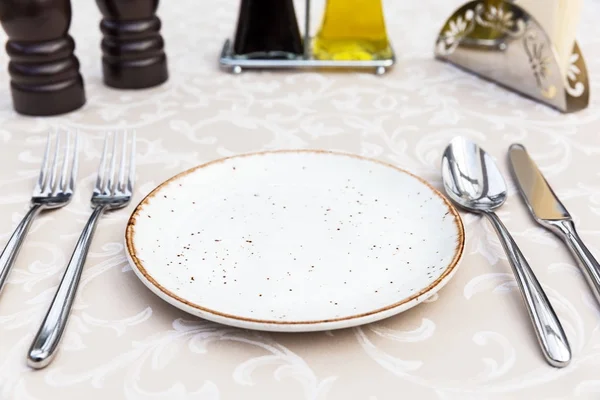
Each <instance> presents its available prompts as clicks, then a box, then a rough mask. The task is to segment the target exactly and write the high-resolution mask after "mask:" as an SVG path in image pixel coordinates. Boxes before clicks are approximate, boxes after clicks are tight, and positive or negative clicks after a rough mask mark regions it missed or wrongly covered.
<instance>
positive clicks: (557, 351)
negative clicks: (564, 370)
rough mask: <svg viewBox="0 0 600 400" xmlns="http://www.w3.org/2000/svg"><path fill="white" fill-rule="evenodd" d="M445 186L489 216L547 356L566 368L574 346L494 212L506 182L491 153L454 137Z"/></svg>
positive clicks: (459, 201)
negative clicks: (570, 343)
mask: <svg viewBox="0 0 600 400" xmlns="http://www.w3.org/2000/svg"><path fill="white" fill-rule="evenodd" d="M442 179H443V181H444V189H445V190H446V193H447V194H448V196H449V197H450V199H451V200H452V201H453V202H455V203H456V204H457V205H458V206H459V207H461V208H463V209H465V210H467V211H470V212H474V213H478V214H483V215H485V216H486V217H487V218H488V220H489V221H490V223H491V224H492V226H493V227H494V229H495V230H496V233H497V234H498V237H499V238H500V242H501V243H502V247H503V248H504V251H505V252H506V255H507V256H508V260H509V262H510V265H511V267H512V269H513V272H514V274H515V277H516V280H517V283H518V284H519V288H520V290H521V295H522V296H523V300H524V301H525V305H526V306H527V311H528V312H529V317H530V318H531V321H532V323H533V327H534V328H535V333H536V335H537V339H538V342H539V343H540V346H541V348H542V352H543V354H544V357H545V358H546V360H547V361H548V363H549V364H550V365H552V366H554V367H566V366H567V365H568V364H569V361H570V360H571V349H570V347H569V342H568V341H567V337H566V335H565V332H564V331H563V328H562V326H561V324H560V322H559V320H558V318H557V317H556V313H555V312H554V310H553V308H552V305H551V304H550V302H549V301H548V298H547V297H546V294H545V293H544V291H543V289H542V286H541V285H540V283H539V282H538V280H537V278H536V277H535V275H534V273H533V271H532V270H531V268H530V267H529V264H528V263H527V260H525V257H524V256H523V254H522V253H521V250H519V247H518V246H517V244H516V243H515V241H514V240H513V238H512V236H511V235H510V233H509V232H508V229H506V227H505V226H504V224H503V223H502V221H500V218H498V216H497V215H496V214H495V213H494V210H495V209H497V208H499V207H500V206H501V205H502V204H504V202H505V201H506V197H507V194H506V192H507V191H506V184H505V182H504V179H503V178H502V175H501V174H500V170H499V169H498V167H497V166H496V164H495V163H494V161H493V160H492V158H491V157H490V155H489V154H487V153H486V152H485V151H484V150H483V149H481V148H479V147H478V146H477V145H476V144H475V143H473V142H470V141H469V140H467V139H465V138H461V137H457V138H454V139H453V140H452V141H451V142H450V144H449V145H448V147H447V148H446V150H445V151H444V155H443V157H442Z"/></svg>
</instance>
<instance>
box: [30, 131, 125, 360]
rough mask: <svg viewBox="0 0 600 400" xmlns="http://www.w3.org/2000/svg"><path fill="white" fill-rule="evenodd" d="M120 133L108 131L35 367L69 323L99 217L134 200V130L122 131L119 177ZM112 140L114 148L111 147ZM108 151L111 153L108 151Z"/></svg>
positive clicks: (34, 354) (35, 349)
mask: <svg viewBox="0 0 600 400" xmlns="http://www.w3.org/2000/svg"><path fill="white" fill-rule="evenodd" d="M118 136H119V135H117V134H111V133H108V134H107V135H106V138H105V140H104V149H103V151H102V156H101V157H100V166H99V167H98V176H97V178H96V185H95V187H94V191H93V193H92V199H91V205H92V208H93V210H94V211H93V212H92V214H91V216H90V218H89V220H88V222H87V224H86V225H85V227H84V228H83V231H82V232H81V235H80V236H79V240H78V241H77V244H76V245H75V249H74V250H73V255H72V256H71V259H70V261H69V264H68V265H67V268H66V269H65V272H64V275H63V277H62V280H61V282H60V284H59V286H58V289H57V291H56V294H55V295H54V299H53V300H52V304H51V305H50V308H49V309H48V312H47V314H46V316H45V318H44V321H43V322H42V325H41V326H40V329H39V330H38V332H37V334H36V336H35V338H34V340H33V342H32V344H31V347H30V349H29V353H28V355H27V364H28V365H29V366H30V367H32V368H36V369H40V368H44V367H46V366H47V365H48V364H50V363H51V362H52V360H53V358H54V356H55V353H56V349H57V348H58V344H59V342H60V339H61V337H62V334H63V332H64V330H65V327H66V325H67V320H68V318H69V313H70V311H71V306H72V304H73V300H74V299H75V294H76V292H77V286H78V285H79V280H80V278H81V272H82V270H83V266H84V264H85V260H86V258H87V253H88V250H89V248H90V244H91V242H92V237H93V235H94V231H95V229H96V225H97V223H98V220H99V219H100V217H101V216H102V214H103V213H104V212H105V211H110V210H116V209H119V208H123V207H125V206H127V204H129V202H130V201H131V197H132V192H133V184H134V177H135V132H134V133H133V134H131V135H128V132H123V133H122V135H121V136H122V144H121V146H120V153H121V160H120V162H119V167H118V177H117V176H116V174H117V167H116V164H117V153H118V152H119V151H118V150H119V145H118ZM129 136H131V143H130V145H129V155H127V153H128V149H127V148H128V146H127V143H128V137H129ZM111 141H112V151H109V143H110V142H111ZM109 153H111V154H110V155H109Z"/></svg>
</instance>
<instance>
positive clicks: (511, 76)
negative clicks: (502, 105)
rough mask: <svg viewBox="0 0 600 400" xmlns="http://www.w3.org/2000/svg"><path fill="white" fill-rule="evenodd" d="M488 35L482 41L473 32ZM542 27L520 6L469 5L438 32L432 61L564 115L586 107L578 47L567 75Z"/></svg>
mask: <svg viewBox="0 0 600 400" xmlns="http://www.w3.org/2000/svg"><path fill="white" fill-rule="evenodd" d="M482 28H483V29H488V31H487V32H492V35H490V36H491V37H492V38H491V39H490V38H489V37H486V38H483V39H482V38H481V37H478V36H480V35H477V29H482ZM556 54H557V53H556V50H555V47H554V45H553V44H552V43H551V40H550V37H549V36H548V34H547V33H546V32H545V31H544V29H543V28H542V26H541V25H540V24H539V23H538V22H537V21H536V20H535V19H534V18H533V17H532V16H531V15H529V14H528V13H527V11H525V10H524V9H523V8H521V7H519V6H518V5H516V4H514V3H512V2H508V1H503V2H500V3H499V4H498V2H496V5H493V4H490V2H489V1H485V0H476V1H469V2H468V3H466V4H464V5H463V6H462V7H460V8H459V9H458V10H456V11H455V12H454V14H452V16H451V17H450V18H449V19H448V20H447V21H446V23H445V24H444V26H443V28H442V30H441V31H440V33H439V35H438V38H437V41H436V46H435V56H436V58H438V59H441V60H444V61H448V62H450V63H452V64H454V65H456V66H458V67H460V68H462V69H465V70H467V71H469V72H472V73H474V74H476V75H478V76H480V77H482V78H484V79H487V80H490V81H493V82H495V83H497V84H499V85H501V86H503V87H506V88H508V89H511V90H513V91H515V92H517V93H520V94H522V95H524V96H526V97H529V98H531V99H534V100H536V101H539V102H541V103H544V104H546V105H549V106H551V107H554V108H556V109H558V110H560V111H562V112H564V113H569V112H574V111H579V110H582V109H584V108H586V107H587V106H588V104H589V96H590V86H589V82H588V73H587V69H586V66H585V61H584V59H583V55H582V54H581V51H580V49H579V46H578V45H577V43H575V45H574V46H573V52H572V55H571V58H570V61H569V67H568V69H567V71H566V72H564V73H563V72H561V68H560V67H559V61H558V59H557V56H556Z"/></svg>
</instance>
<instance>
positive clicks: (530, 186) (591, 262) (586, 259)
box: [509, 144, 600, 303]
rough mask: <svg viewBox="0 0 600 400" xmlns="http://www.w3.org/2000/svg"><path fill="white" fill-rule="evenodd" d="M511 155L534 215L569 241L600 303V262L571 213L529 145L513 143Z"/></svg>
mask: <svg viewBox="0 0 600 400" xmlns="http://www.w3.org/2000/svg"><path fill="white" fill-rule="evenodd" d="M509 158H510V164H511V167H512V168H511V169H512V172H513V176H514V177H515V180H516V181H517V187H518V188H519V192H520V193H521V196H522V197H523V200H524V201H525V204H526V205H527V207H528V208H529V211H530V212H531V215H533V217H534V219H535V220H536V221H537V222H538V223H539V224H540V225H542V226H543V227H544V228H546V229H548V230H550V231H551V232H553V233H555V234H556V235H557V236H559V237H560V238H561V239H562V240H563V241H564V242H565V243H566V244H567V247H568V248H569V250H570V251H571V252H572V253H573V255H574V256H575V258H576V259H577V261H578V262H579V265H580V267H581V269H582V270H583V275H584V276H585V278H586V280H587V282H588V284H589V285H590V288H591V289H592V293H593V294H594V296H595V297H596V300H597V301H598V302H599V303H600V265H599V264H598V261H596V259H595V258H594V256H593V255H592V253H591V252H590V251H589V250H588V248H587V247H586V245H585V244H584V243H583V241H582V240H581V238H580V237H579V234H578V233H577V230H576V229H575V223H574V222H573V219H572V218H571V214H569V212H568V211H567V209H566V208H565V207H564V206H563V204H562V203H561V202H560V200H559V199H558V197H556V194H555V193H554V191H553V190H552V188H551V187H550V185H548V182H547V181H546V179H545V178H544V176H543V175H542V173H541V172H540V170H539V169H538V167H537V166H536V165H535V162H534V161H533V160H532V159H531V157H529V154H528V153H527V150H526V149H525V147H523V146H522V145H520V144H513V145H512V146H510V149H509Z"/></svg>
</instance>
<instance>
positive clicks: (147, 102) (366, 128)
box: [0, 0, 600, 400]
mask: <svg viewBox="0 0 600 400" xmlns="http://www.w3.org/2000/svg"><path fill="white" fill-rule="evenodd" d="M73 3H74V4H73V7H74V19H73V22H72V28H71V33H72V35H73V36H74V38H75V40H76V43H77V49H76V54H77V56H78V57H79V59H80V61H81V71H82V74H83V76H84V79H85V83H86V91H87V97H88V102H87V104H86V106H85V107H84V108H83V109H81V110H79V111H77V112H73V113H70V114H67V115H63V116H59V117H53V118H28V117H22V116H19V115H17V114H15V113H14V112H13V111H12V105H11V102H10V95H9V79H8V75H7V73H6V71H5V68H2V71H1V72H0V82H2V85H0V123H1V127H0V143H1V145H0V160H1V164H0V166H1V168H0V188H1V190H0V217H1V220H2V223H1V224H0V243H5V242H6V240H7V239H8V237H9V235H10V234H11V232H12V230H13V229H14V227H15V226H16V224H17V223H18V221H19V219H20V218H21V217H22V216H23V215H24V213H25V211H26V209H27V202H28V198H29V194H30V192H31V189H32V187H33V182H34V179H35V175H36V174H37V171H38V166H39V163H40V159H41V152H42V149H43V146H44V142H45V134H46V132H47V131H48V130H49V129H51V128H52V127H53V126H57V125H64V126H67V127H71V128H78V129H80V130H81V132H82V140H81V168H80V179H79V187H78V190H77V193H76V195H75V198H74V201H73V202H72V204H70V205H69V206H68V207H67V208H65V209H62V210H60V211H55V212H48V213H47V214H44V215H43V216H41V217H40V218H39V219H38V220H37V221H36V222H35V224H34V225H33V227H32V230H31V232H30V235H29V236H28V239H27V241H26V242H25V244H24V247H23V250H22V252H21V254H20V257H19V259H18V262H17V264H16V266H15V268H14V270H13V271H12V273H11V275H10V280H9V284H8V285H7V286H6V288H5V290H4V291H3V293H2V297H1V298H0V300H1V301H0V338H1V339H0V398H3V399H48V398H61V399H79V398H86V399H91V398H98V399H121V398H123V399H169V400H172V399H196V400H199V399H245V400H246V399H247V400H250V399H261V400H264V399H281V398H283V397H284V396H285V398H287V399H289V400H293V399H311V400H313V399H318V400H324V399H363V400H385V399H398V398H410V399H417V398H418V399H425V400H429V399H442V400H450V399H461V400H469V399H477V400H480V399H492V400H495V399H508V398H510V399H545V400H550V399H554V400H555V399H567V398H574V399H591V398H598V396H599V395H600V380H599V378H598V370H599V368H600V312H599V307H598V306H597V305H596V304H595V302H594V300H593V299H592V297H591V295H590V292H589V291H588V289H587V286H586V284H585V282H584V280H583V277H582V275H581V273H580V272H579V269H578V268H577V267H576V265H575V264H574V260H573V259H572V258H571V256H570V255H569V253H568V252H567V250H566V248H565V247H564V246H563V245H562V242H559V240H558V239H557V238H555V237H554V236H552V235H551V234H550V233H548V232H547V231H545V230H543V229H542V228H541V227H539V226H538V225H536V224H535V223H534V222H533V220H532V219H531V218H530V216H529V215H528V213H527V211H526V209H525V207H524V205H523V203H522V202H521V201H520V199H519V198H518V197H517V194H516V192H515V187H514V184H513V183H512V181H511V179H510V177H509V174H508V169H507V164H506V151H507V149H508V146H509V145H510V144H511V143H513V142H521V143H523V144H524V145H525V146H527V147H528V149H529V151H530V153H531V154H532V156H533V157H534V158H535V160H536V161H537V163H538V164H539V166H540V167H541V169H542V170H543V172H544V173H545V175H546V177H547V179H548V180H549V181H550V182H551V183H552V185H553V187H554V189H555V190H556V192H557V193H558V195H559V196H560V198H561V199H562V200H563V201H564V203H565V205H566V206H567V208H568V209H569V210H570V211H571V213H572V214H573V216H574V218H575V220H576V222H577V225H578V227H579V229H580V231H581V232H580V233H581V235H582V236H583V238H584V240H585V241H586V242H587V243H588V245H589V247H590V248H591V250H592V251H593V252H594V253H595V254H598V255H600V245H599V244H598V243H599V242H600V228H599V226H600V173H599V172H598V168H597V166H598V156H599V155H600V133H599V131H600V121H599V119H600V113H599V112H598V107H599V106H600V104H598V100H597V99H598V97H597V96H595V94H596V93H595V92H596V90H600V84H599V82H600V80H598V79H595V78H597V77H598V76H600V75H599V74H598V73H600V24H598V23H597V16H598V15H600V2H598V1H595V0H589V1H587V2H586V3H585V10H584V11H585V12H584V15H583V21H582V23H581V26H580V29H579V38H580V45H581V47H582V49H583V52H584V54H585V56H586V61H587V64H588V68H589V73H590V76H591V86H592V92H593V93H592V101H591V104H590V107H589V108H588V109H587V110H584V111H583V112H580V113H577V114H571V115H563V114H560V113H558V112H555V111H553V110H551V109H549V108H548V107H545V106H543V105H540V104H537V103H534V102H532V101H530V100H527V99H525V98H523V97H521V96H518V95H516V94H514V93H512V92H509V91H506V90H504V89H501V88H499V87H498V86H496V85H494V84H491V83H488V82H484V81H482V80H480V79H478V78H476V77H474V76H472V75H470V74H467V73H465V72H463V71H460V70H458V69H457V68H454V67H452V66H451V65H448V64H445V63H442V62H438V61H435V60H434V59H433V57H432V51H433V44H434V40H435V37H436V35H437V31H438V29H439V28H440V26H441V24H442V23H443V21H444V19H445V18H446V17H447V16H449V15H450V13H451V12H452V11H453V10H454V9H455V8H456V7H457V6H458V5H459V3H460V2H459V1H457V0H452V1H448V0H422V1H418V2H413V1H393V0H389V1H386V2H385V3H384V5H385V9H386V13H387V14H386V18H387V23H388V30H389V34H390V37H391V38H392V40H393V43H394V47H395V50H396V52H397V54H398V64H397V66H396V68H395V69H393V71H391V72H390V73H389V74H388V75H386V76H384V77H376V76H374V75H371V74H368V73H367V74H355V73H315V72H304V73H292V72H283V73H266V72H265V73H258V72H257V73H252V72H250V73H245V74H242V75H241V76H233V75H230V74H227V73H223V72H221V71H219V69H218V64H217V57H218V55H219V52H220V49H221V46H222V44H223V41H224V39H225V38H226V37H227V36H228V35H230V34H231V33H232V31H233V29H234V24H235V19H236V14H237V3H238V2H237V1H234V0H218V1H210V2H209V1H194V0H177V1H174V2H170V4H168V5H166V4H162V5H161V7H160V8H159V16H160V17H161V18H162V20H163V24H164V25H163V34H164V37H165V41H166V49H167V51H168V57H169V68H170V73H171V77H170V80H169V81H168V82H167V83H166V84H164V85H162V86H160V87H158V88H154V89H150V90H143V91H118V90H113V89H110V88H107V87H105V86H104V85H103V84H102V79H101V64H100V60H101V54H100V46H99V41H100V32H99V29H97V24H98V22H99V13H98V11H97V9H96V8H95V5H94V3H93V2H82V1H74V2H73ZM320 4H321V5H322V2H321V3H319V2H315V4H314V9H315V10H319V9H320V7H321V5H320ZM299 9H300V10H299V12H298V13H299V17H300V18H301V16H302V12H301V9H302V7H301V6H299ZM6 62H7V57H6V55H5V54H4V52H2V54H1V55H0V63H2V64H3V65H6ZM113 128H130V129H135V130H137V132H138V149H139V152H138V159H137V160H138V180H137V182H138V184H137V187H136V192H135V198H134V201H133V202H132V204H131V205H130V206H129V207H128V208H127V209H125V210H121V211H118V212H113V213H110V214H107V215H106V217H105V218H103V219H102V220H101V221H100V225H99V227H98V230H97V234H96V236H95V238H94V242H93V244H92V247H91V251H90V254H89V258H88V261H87V264H86V266H85V270H84V273H83V277H82V281H81V285H80V287H79V292H78V296H77V299H76V302H75V304H74V309H73V311H72V314H71V318H70V323H69V325H68V329H67V332H66V334H65V337H64V340H63V341H62V345H61V349H60V353H59V355H58V356H57V358H56V359H55V361H54V363H53V364H51V365H50V366H49V367H48V368H46V369H44V370H40V371H33V370H30V369H29V368H28V367H27V366H26V364H25V354H26V351H27V349H28V347H29V345H30V343H31V340H32V337H33V334H34V333H35V332H36V330H37V328H38V326H39V324H40V322H41V318H42V317H43V315H44V314H45V312H46V309H47V307H48V305H49V302H50V301H51V299H52V296H53V294H54V290H55V288H56V286H57V285H58V283H59V281H60V278H61V276H62V272H63V269H64V267H65V265H66V263H67V262H68V260H69V257H70V254H71V253H70V252H71V250H72V248H73V246H74V244H75V241H76V240H77V237H78V235H79V232H80V230H81V228H82V227H83V225H84V223H85V221H86V219H87V217H88V216H89V214H90V208H89V203H88V199H89V196H90V193H91V188H92V184H93V180H94V176H95V170H96V165H97V162H98V160H99V156H100V150H101V144H102V140H103V133H104V132H106V131H107V130H109V129H113ZM456 135H465V136H467V137H470V138H472V139H474V140H477V141H478V142H479V143H480V144H481V145H482V146H483V147H484V148H486V149H487V150H488V151H489V152H490V153H491V154H492V155H493V156H494V157H496V158H497V160H498V162H499V164H500V166H501V169H502V171H503V173H504V174H505V177H506V178H507V181H508V184H509V188H510V189H509V191H510V196H509V199H508V201H507V203H506V205H505V206H504V207H502V209H501V210H500V212H499V214H500V216H501V218H502V219H503V221H504V222H505V223H506V225H507V226H508V228H509V229H510V231H511V232H512V234H513V235H514V237H515V240H516V241H517V242H518V244H519V245H520V246H521V247H522V250H523V252H524V254H525V255H526V256H527V257H528V258H529V261H530V263H531V265H532V267H533V269H534V270H535V271H536V273H537V274H538V277H539V279H540V281H541V282H542V284H543V286H544V288H545V289H546V290H547V293H548V295H549V297H550V299H551V302H552V304H553V305H554V307H555V309H556V311H557V313H558V315H559V317H560V319H561V321H562V322H563V324H564V327H565V330H566V332H567V335H568V337H569V340H570V343H571V346H572V350H573V360H572V363H571V365H570V366H569V367H568V368H564V369H554V368H552V367H550V366H548V365H547V364H546V363H545V362H544V360H543V358H542V356H541V353H540V351H539V349H538V346H537V342H536V339H535V336H534V334H533V331H532V329H531V328H530V323H529V320H528V317H527V314H526V311H525V309H524V307H523V304H522V301H521V298H520V294H519V291H518V290H517V288H516V286H515V281H514V278H513V275H512V273H511V270H510V268H509V265H508V263H507V260H506V257H505V255H504V253H503V250H502V248H501V247H500V245H499V242H498V240H497V238H496V236H495V233H494V232H493V231H492V230H491V227H490V226H489V224H488V223H487V222H485V221H483V220H481V219H480V218H479V217H477V216H473V215H468V214H464V213H463V214H462V216H463V219H464V223H465V227H466V232H467V242H466V248H465V257H464V260H463V262H462V264H461V266H460V268H459V270H458V272H457V274H456V275H455V277H454V278H453V279H452V280H451V281H450V283H449V284H448V285H447V286H446V287H445V288H443V289H442V290H441V291H440V292H439V295H436V296H434V297H433V298H432V299H431V300H430V301H428V302H427V303H424V304H421V305H420V306H418V307H415V308H413V309H411V310H409V311H408V312H405V313H403V314H401V315H398V316H396V317H393V318H390V319H387V320H384V321H381V322H378V323H374V324H371V325H368V326H362V327H357V328H351V329H345V330H339V331H331V332H320V333H309V334H270V333H264V332H263V333H261V332H252V331H245V330H240V329H235V328H230V327H227V326H221V325H217V324H214V323H211V322H207V321H203V320H199V319H197V318H194V317H192V316H190V315H187V314H185V313H184V312H182V311H180V310H178V309H176V308H174V307H172V306H170V305H168V304H166V303H165V302H163V301H161V300H160V299H159V298H158V297H157V296H155V295H154V294H152V293H151V292H150V291H149V290H148V289H146V287H145V286H144V285H143V284H142V283H141V282H140V281H139V280H138V279H137V278H136V276H135V274H134V273H133V272H132V270H131V269H130V267H129V266H128V264H127V261H126V258H125V254H124V249H123V242H124V240H123V236H124V228H125V223H126V221H127V218H128V217H129V214H130V213H131V211H132V210H133V208H134V207H135V205H136V204H137V203H138V202H139V201H140V200H141V199H142V198H143V196H144V195H145V194H147V193H148V192H149V191H150V190H151V189H152V188H154V187H155V186H156V185H158V184H159V183H160V182H162V181H163V180H165V179H167V178H169V177H170V176H172V175H174V174H176V173H178V172H181V171H183V170H185V169H187V168H189V167H192V166H194V165H197V164H200V163H203V162H207V161H210V160H214V159H216V158H219V157H222V156H228V155H233V154H239V153H245V152H253V151H258V150H266V149H283V148H313V149H332V150H341V151H347V152H352V153H357V154H361V155H363V156H368V157H374V158H378V159H380V160H384V161H387V162H391V163H393V164H396V165H398V166H400V167H403V168H406V169H408V170H410V171H412V172H414V173H416V174H418V175H420V176H422V177H423V178H425V179H427V180H428V181H429V182H431V183H432V184H433V185H435V186H436V187H438V188H439V187H440V172H439V165H440V157H441V153H442V150H443V148H444V147H445V146H446V144H447V143H448V141H449V140H450V139H451V138H452V137H454V136H456Z"/></svg>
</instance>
